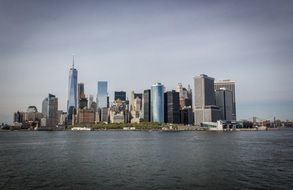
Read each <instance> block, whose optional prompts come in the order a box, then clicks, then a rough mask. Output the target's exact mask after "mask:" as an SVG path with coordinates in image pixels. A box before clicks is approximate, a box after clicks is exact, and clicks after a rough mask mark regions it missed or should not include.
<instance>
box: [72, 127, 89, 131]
mask: <svg viewBox="0 0 293 190" xmlns="http://www.w3.org/2000/svg"><path fill="white" fill-rule="evenodd" d="M90 130H92V129H91V128H89V127H72V128H71V131H90Z"/></svg>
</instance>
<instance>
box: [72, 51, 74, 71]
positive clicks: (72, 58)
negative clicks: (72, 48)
mask: <svg viewBox="0 0 293 190" xmlns="http://www.w3.org/2000/svg"><path fill="white" fill-rule="evenodd" d="M72 68H73V69H74V54H72Z"/></svg>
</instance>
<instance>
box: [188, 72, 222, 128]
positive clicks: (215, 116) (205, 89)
mask: <svg viewBox="0 0 293 190" xmlns="http://www.w3.org/2000/svg"><path fill="white" fill-rule="evenodd" d="M194 119H195V125H200V124H201V123H202V122H216V121H217V120H219V119H220V109H219V107H217V106H216V101H215V91H214V78H211V77H208V76H207V75H204V74H202V75H199V76H196V77H194Z"/></svg>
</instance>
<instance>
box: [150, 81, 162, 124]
mask: <svg viewBox="0 0 293 190" xmlns="http://www.w3.org/2000/svg"><path fill="white" fill-rule="evenodd" d="M164 115H165V114H164V86H163V85H162V84H161V83H155V84H154V85H152V88H151V119H152V121H153V122H158V123H164Z"/></svg>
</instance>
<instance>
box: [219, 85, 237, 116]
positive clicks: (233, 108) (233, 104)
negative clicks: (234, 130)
mask: <svg viewBox="0 0 293 190" xmlns="http://www.w3.org/2000/svg"><path fill="white" fill-rule="evenodd" d="M221 88H226V90H230V91H231V92H232V120H233V121H236V119H237V115H236V94H235V81H232V80H219V81H216V82H215V90H220V89H221Z"/></svg>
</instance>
